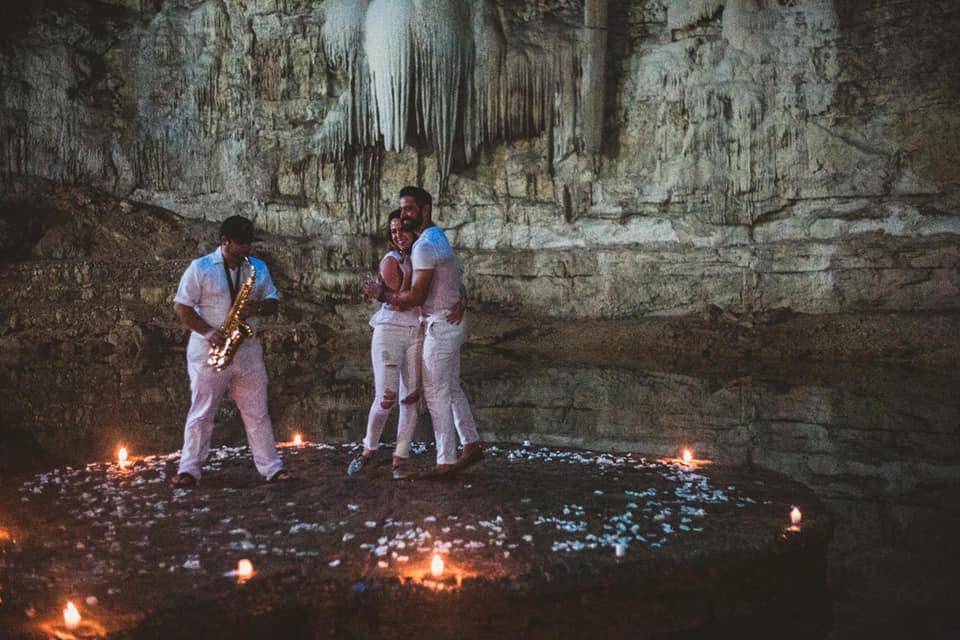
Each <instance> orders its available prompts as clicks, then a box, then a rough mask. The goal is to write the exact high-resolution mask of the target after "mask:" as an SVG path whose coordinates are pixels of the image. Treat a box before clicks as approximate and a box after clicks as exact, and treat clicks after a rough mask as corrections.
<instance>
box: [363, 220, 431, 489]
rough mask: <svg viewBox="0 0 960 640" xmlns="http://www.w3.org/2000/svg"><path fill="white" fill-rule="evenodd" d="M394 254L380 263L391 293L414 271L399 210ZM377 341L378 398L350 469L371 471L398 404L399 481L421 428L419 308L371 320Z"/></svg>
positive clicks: (387, 310) (385, 308)
mask: <svg viewBox="0 0 960 640" xmlns="http://www.w3.org/2000/svg"><path fill="white" fill-rule="evenodd" d="M387 224H388V234H389V244H390V249H391V250H390V252H389V253H387V255H385V256H384V257H383V259H382V260H381V261H380V278H381V279H382V280H383V283H384V286H385V287H386V288H387V289H389V290H390V291H403V290H404V289H409V288H410V282H411V280H412V276H413V267H412V265H411V262H410V248H411V247H412V246H413V243H414V241H415V240H416V235H415V234H414V232H413V230H412V228H411V227H409V226H407V227H405V226H404V224H403V221H402V219H401V217H400V210H399V209H397V210H395V211H393V212H391V213H390V216H389V218H388V223H387ZM370 325H371V326H372V327H373V340H372V341H371V343H370V356H371V359H372V360H373V377H374V384H375V387H376V397H375V398H374V400H373V404H371V405H370V414H369V416H368V417H367V435H366V437H364V439H363V453H362V454H361V455H360V456H358V457H357V458H355V459H354V460H353V461H352V462H351V463H350V466H349V467H348V468H347V473H348V474H349V475H351V476H353V475H357V474H359V473H361V472H362V471H364V470H365V469H367V468H369V465H370V462H371V461H372V460H373V457H374V455H375V454H376V452H377V448H378V447H379V446H380V436H381V434H382V433H383V428H384V425H385V424H386V422H387V417H388V416H389V415H390V411H391V410H392V409H393V407H394V406H395V405H397V404H399V405H400V418H399V421H398V423H397V445H396V448H395V449H394V451H393V477H394V479H397V480H400V479H403V478H406V477H409V475H410V469H409V467H408V466H407V461H408V459H409V457H410V441H411V440H412V439H413V431H414V429H415V428H416V426H417V406H416V403H417V400H418V399H419V396H418V388H419V386H420V360H421V353H422V351H423V335H422V333H421V332H420V307H416V308H413V309H407V310H405V311H401V310H399V309H397V308H395V307H392V306H390V305H388V304H386V303H384V304H383V305H381V307H380V309H379V310H377V312H376V313H374V314H373V317H372V318H370Z"/></svg>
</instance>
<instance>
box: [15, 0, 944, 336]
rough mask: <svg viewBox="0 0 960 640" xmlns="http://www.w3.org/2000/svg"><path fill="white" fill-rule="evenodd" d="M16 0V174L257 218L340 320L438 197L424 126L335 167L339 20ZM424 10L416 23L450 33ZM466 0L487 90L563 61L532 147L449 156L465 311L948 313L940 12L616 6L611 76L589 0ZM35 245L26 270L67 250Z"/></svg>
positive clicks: (273, 6)
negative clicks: (397, 216)
mask: <svg viewBox="0 0 960 640" xmlns="http://www.w3.org/2000/svg"><path fill="white" fill-rule="evenodd" d="M22 4H23V5H24V6H22V7H20V8H16V9H5V10H4V11H5V13H6V14H7V15H5V16H4V17H5V19H4V25H5V26H4V27H3V29H4V34H3V36H4V37H3V42H4V44H3V45H2V48H0V83H2V92H0V174H2V177H3V178H4V180H5V181H7V182H9V181H10V180H13V179H15V178H20V177H24V176H27V177H40V178H45V179H47V180H52V181H55V182H61V183H67V184H79V185H83V186H89V187H94V188H97V189H101V190H104V191H107V192H110V193H111V194H112V195H114V196H117V197H120V198H122V199H127V200H130V201H133V202H138V203H146V204H149V205H154V206H161V207H164V208H166V209H169V210H172V211H173V212H175V213H178V214H180V215H183V216H186V217H187V218H190V219H197V220H219V219H221V218H223V217H225V216H227V215H230V214H234V213H242V214H246V215H249V216H251V217H253V218H255V219H256V222H257V223H258V224H259V225H260V226H261V227H263V228H265V229H266V230H267V231H269V232H271V233H274V234H277V235H278V236H281V237H288V238H290V239H291V240H295V242H296V243H297V247H298V250H297V255H298V258H297V260H298V261H300V262H298V263H297V264H296V265H293V264H292V263H291V264H290V265H289V266H290V268H291V269H295V270H296V272H297V275H296V277H297V278H298V279H299V280H300V281H301V282H302V283H303V285H304V295H306V296H307V297H309V298H311V299H321V298H329V297H330V296H331V292H332V295H333V296H334V297H335V298H337V301H338V304H343V303H350V304H355V303H356V302H358V297H357V290H356V288H355V287H352V286H348V284H347V283H348V282H350V283H352V282H353V279H354V277H355V274H356V271H357V270H359V269H363V268H365V267H369V266H372V265H373V264H375V263H376V260H377V257H378V254H379V253H380V251H381V249H380V247H379V245H376V246H374V245H371V243H370V241H369V238H370V237H373V238H378V236H377V229H378V228H379V227H380V226H381V225H382V223H383V222H384V220H385V218H386V213H387V212H388V211H389V209H390V208H391V206H392V205H393V200H394V194H395V193H396V191H397V189H398V188H399V187H400V186H402V185H404V184H407V183H422V184H424V185H425V186H427V187H428V188H431V189H433V190H435V191H436V190H437V189H438V187H439V185H440V183H441V179H440V176H439V175H438V173H437V171H438V166H443V163H442V162H441V163H439V164H438V162H437V153H438V152H437V151H436V150H435V149H434V146H435V145H432V144H430V143H428V142H425V140H433V138H432V137H431V134H428V133H423V135H420V134H418V133H417V131H418V130H417V129H416V127H413V128H412V129H411V131H408V134H407V137H406V140H405V142H406V146H405V147H404V148H403V149H402V150H401V151H399V152H396V151H389V152H387V151H385V150H384V149H383V146H384V145H383V143H381V144H379V145H376V146H373V145H366V146H357V145H356V144H353V143H350V141H349V140H347V142H344V143H343V148H344V152H343V154H342V157H340V158H338V159H332V158H330V157H328V156H329V154H325V152H324V150H325V149H329V148H330V145H331V144H332V143H331V140H332V138H331V136H335V135H341V134H342V135H347V136H349V135H353V134H350V131H352V129H350V128H349V127H347V128H344V127H340V128H337V126H334V125H336V122H335V121H336V119H337V118H341V117H346V116H349V117H351V118H354V119H356V118H360V117H361V115H362V114H361V111H362V108H361V107H364V105H365V107H364V108H369V107H370V105H369V104H367V103H365V102H364V100H365V99H366V98H369V96H368V95H367V94H365V93H364V91H365V89H363V87H359V85H357V83H358V82H359V80H358V79H357V78H359V77H360V76H359V75H358V74H360V70H359V69H358V68H353V67H350V65H349V64H348V60H349V59H353V58H350V55H352V54H350V52H351V51H353V49H351V47H361V46H363V43H362V42H361V40H358V39H357V38H355V37H354V38H353V39H352V40H351V39H350V37H347V36H349V35H350V33H352V32H349V30H348V29H347V28H346V27H344V26H343V25H344V24H347V23H348V21H349V19H350V18H351V15H352V14H350V12H349V9H350V6H353V5H350V6H348V5H344V4H343V3H342V2H334V1H332V0H328V2H325V3H319V2H304V1H297V0H285V1H283V2H274V1H270V2H267V1H265V0H254V1H251V2H245V3H234V2H227V3H221V2H214V1H212V0H173V1H168V2H149V3H148V2H140V1H137V2H133V1H132V0H113V1H111V2H98V3H94V2H89V3H87V2H80V3H66V4H61V3H53V2H50V3H22ZM360 4H365V3H360ZM414 4H415V5H416V6H417V7H420V8H421V9H422V11H423V13H421V14H418V16H419V17H418V18H417V20H420V22H418V23H417V24H418V25H419V26H417V27H416V28H417V29H420V30H421V31H423V30H424V29H426V28H427V27H429V26H430V24H429V21H430V20H436V21H437V27H438V29H439V28H441V27H442V28H445V29H448V31H449V33H454V34H455V33H457V29H466V25H467V23H465V22H462V21H463V19H464V16H463V15H461V14H460V13H457V12H456V11H453V10H450V11H446V10H444V11H439V10H438V11H435V12H433V13H430V12H429V11H428V9H429V7H430V6H432V5H431V4H430V3H420V4H417V3H414ZM477 4H478V6H482V7H485V12H479V10H478V11H477V12H476V15H474V16H473V19H474V20H475V21H476V22H474V25H473V27H471V28H472V29H474V32H473V33H474V35H472V36H471V37H472V38H474V42H475V47H476V48H477V49H476V50H477V51H480V50H481V47H482V52H485V53H486V54H487V55H486V57H485V56H483V55H481V56H479V57H477V59H476V60H475V61H474V63H473V64H475V65H476V66H475V73H478V74H484V73H487V74H489V73H491V69H490V64H489V60H490V59H499V58H496V56H503V60H504V63H503V65H504V68H505V69H506V68H507V67H509V70H508V71H507V72H504V73H505V75H504V77H505V78H506V79H507V80H512V79H515V78H513V77H512V76H511V75H510V74H512V73H517V74H520V72H521V71H523V70H524V69H526V70H529V69H531V68H533V67H534V66H536V65H537V64H540V62H542V63H543V64H544V65H548V66H549V65H552V66H550V69H553V70H554V71H551V73H554V72H555V73H556V74H558V75H556V78H557V79H558V80H557V82H556V83H555V84H554V85H551V86H555V87H556V91H557V93H556V99H557V100H560V102H559V103H557V104H554V105H553V106H551V107H550V109H551V111H550V113H552V114H553V115H552V116H551V118H553V119H552V120H549V122H548V121H547V120H544V121H542V122H540V123H539V127H537V126H531V127H530V128H529V131H528V132H527V133H526V134H523V133H522V131H523V129H522V127H519V125H518V127H517V128H515V129H514V130H513V132H512V133H511V134H510V135H506V134H504V136H502V139H498V138H497V137H496V136H495V135H489V136H487V137H486V138H482V139H471V141H470V144H472V145H473V148H474V149H475V153H473V156H475V157H471V159H470V161H469V162H468V161H467V159H466V157H465V156H464V155H463V153H459V152H458V153H455V154H454V155H453V156H452V160H451V167H452V173H451V175H450V176H449V178H446V177H444V178H443V182H445V186H446V189H445V191H444V194H443V197H442V199H441V200H440V201H439V203H438V205H437V207H436V217H437V219H438V220H439V222H440V224H441V226H443V227H444V228H446V229H447V230H448V233H449V234H450V236H451V239H452V241H453V242H454V244H455V245H456V247H457V248H458V249H459V251H460V252H461V255H462V258H463V262H464V266H465V270H466V274H467V279H468V283H469V285H470V287H471V289H472V290H473V292H474V300H476V301H477V302H479V303H480V304H482V305H486V306H487V308H489V309H492V310H495V311H496V310H510V311H511V312H516V313H520V314H537V315H543V314H546V315H550V316H555V317H560V318H573V317H576V318H622V317H634V316H650V315H687V314H691V313H700V312H703V311H704V310H706V309H708V308H710V307H711V305H713V306H717V307H720V308H723V309H730V310H732V311H734V312H736V313H743V312H751V313H752V312H769V311H771V310H776V309H790V310H793V311H796V312H801V313H828V314H836V313H845V312H860V311H865V310H868V311H869V310H883V311H915V310H934V311H954V310H956V308H957V305H958V304H960V303H958V302H957V301H958V299H960V298H958V296H957V292H958V287H960V274H958V266H957V265H958V260H957V257H958V256H957V251H958V249H957V246H958V245H957V237H958V234H960V162H958V160H960V109H958V107H957V104H958V103H960V102H958V98H960V87H958V85H957V81H956V78H957V77H960V52H958V50H957V48H956V47H955V43H956V42H957V40H958V39H960V8H958V7H957V6H956V5H955V3H944V2H937V1H934V0H922V1H917V2H911V3H901V2H894V1H893V0H870V1H866V0H864V1H858V2H831V1H828V0H821V1H817V2H792V1H787V0H778V1H772V0H770V1H755V0H711V1H709V2H663V1H656V0H631V1H630V2H613V3H609V6H608V7H606V8H605V11H606V12H607V13H608V15H607V31H606V38H605V47H606V49H605V51H604V54H605V55H603V56H598V55H591V54H590V49H589V48H588V47H587V46H586V45H583V44H580V45H579V48H578V47H577V46H574V45H575V44H576V43H577V42H581V43H583V42H589V43H591V44H590V45H589V46H593V47H596V46H597V43H598V42H601V43H602V42H604V38H599V39H598V38H597V37H596V33H595V27H589V24H591V23H590V21H591V20H594V21H595V20H596V16H597V15H601V14H602V12H601V13H600V14H597V13H596V9H597V7H598V6H599V5H600V4H603V3H588V4H589V5H590V6H589V7H586V9H585V7H584V5H583V4H581V3H578V2H557V3H549V4H546V3H533V2H528V3H508V2H502V1H501V2H488V3H486V4H483V3H477ZM421 5H422V7H421ZM357 6H359V4H358V5H357ZM411 6H413V5H411ZM451 6H452V5H451ZM345 7H346V9H345ZM338 11H339V13H338ZM585 13H587V14H589V15H588V16H587V18H585V17H584V14H585ZM448 14H449V15H448ZM424 16H426V17H424ZM424 20H426V21H427V22H426V23H424ZM444 20H447V21H448V22H443V21H444ZM450 20H453V21H456V20H460V22H456V23H455V24H452V23H449V21H450ZM585 20H586V22H585ZM336 21H340V22H336ZM441 22H443V24H440V23H441ZM421 23H424V24H421ZM451 24H452V26H451ZM585 24H588V27H589V28H585V27H584V25H585ZM331 25H335V26H337V30H334V29H333V28H332V27H331ZM491 25H492V26H491ZM497 29H499V31H498V30H497ZM590 29H594V31H593V32H591V31H590ZM438 33H440V31H438ZM443 33H447V32H443ZM584 33H587V35H584ZM334 34H339V35H340V36H343V39H341V40H338V41H336V42H334V41H333V35H334ZM344 34H346V35H344ZM490 34H498V35H497V36H496V37H493V36H491V35H490ZM548 36H549V37H548ZM438 38H439V36H438ZM554 41H556V42H564V43H574V45H571V46H572V47H573V48H568V49H564V48H562V47H560V45H553V44H550V43H551V42H554ZM366 46H367V48H369V47H371V46H375V43H367V45H366ZM564 46H566V45H564ZM565 52H566V53H565ZM567 54H569V55H571V56H574V57H579V58H578V59H580V58H582V60H580V63H581V64H582V65H583V68H588V69H591V70H596V69H598V68H600V69H603V70H604V71H603V74H604V83H601V84H602V85H603V86H602V87H600V89H602V92H603V96H604V99H603V105H604V108H603V113H602V114H597V113H588V112H585V111H584V108H582V107H581V106H580V104H581V103H580V102H579V101H578V100H579V98H577V97H576V94H575V92H574V93H571V92H570V91H569V90H568V89H567V88H565V87H566V84H565V83H566V82H567V80H566V79H565V78H567V76H564V75H563V73H562V70H563V69H566V68H568V67H566V66H564V65H565V64H567V63H569V65H574V63H576V62H577V60H574V59H572V58H571V59H570V60H566V59H565V58H563V56H564V55H567ZM465 55H466V54H465ZM490 56H494V58H491V57H490ZM538 56H539V57H538ZM358 60H359V58H358ZM538 61H540V62H538ZM357 64H360V63H359V62H358V63H357ZM364 64H365V63H364ZM511 65H512V66H511ZM524 65H527V66H524ZM530 65H533V66H530ZM574 66H575V65H574ZM570 68H573V67H572V66H571V67H570ZM578 68H579V67H578ZM592 72H593V73H599V71H592ZM543 73H546V72H543ZM521 75H522V74H521ZM544 77H546V76H544ZM415 81H416V79H415V78H414V80H413V82H414V83H415ZM596 84H597V83H596V82H594V83H593V85H596ZM521 85H522V83H521V84H518V85H517V86H518V87H519V86H521ZM438 86H439V85H438ZM477 86H481V85H479V84H478V85H477ZM522 86H526V85H522ZM358 87H359V88H358ZM511 91H513V90H512V89H509V88H508V89H507V90H506V93H505V94H504V95H506V96H507V97H508V98H511V99H513V98H516V100H517V101H520V100H522V99H525V98H524V97H523V95H520V94H515V93H511ZM517 91H519V89H517ZM364 96H366V98H364ZM467 98H469V99H465V103H468V104H469V105H472V107H471V108H479V107H478V105H481V104H483V105H485V104H488V102H485V100H488V99H489V96H481V95H473V96H467ZM351 100H352V102H350V101H351ZM470 100H472V102H470ZM347 102H350V105H352V106H350V109H352V111H351V110H350V109H347V107H346V106H345V105H346V104H347ZM412 104H414V103H412ZM583 104H591V103H590V102H589V101H588V100H584V101H583ZM348 106H349V105H348ZM414 106H416V104H414ZM420 106H421V107H422V106H423V105H422V104H421V105H420ZM411 108H414V107H411ZM345 109H346V110H345ZM351 114H352V115H351ZM358 114H359V115H358ZM562 114H567V115H568V116H569V117H570V118H572V119H573V120H577V118H580V119H581V120H582V122H580V121H577V122H573V121H571V122H565V121H563V119H562V117H560V116H562ZM598 115H599V116H601V117H599V119H598ZM575 116H576V117H575ZM460 117H461V118H464V119H467V118H468V117H479V116H477V114H475V113H473V112H472V111H470V110H469V109H466V110H465V111H463V113H462V114H461V116H460ZM529 117H530V118H532V119H534V120H535V119H536V118H537V117H539V116H536V114H534V113H533V112H531V113H530V114H529ZM543 117H544V118H545V117H546V116H543ZM558 118H559V119H558ZM541 119H542V118H541ZM351 122H353V121H351ZM531 122H533V120H531ZM598 123H602V125H601V126H602V133H603V135H602V137H601V138H600V143H599V148H598V150H597V151H596V152H593V151H592V149H593V148H595V147H596V146H597V143H596V142H595V141H594V142H589V141H588V142H586V143H585V142H584V140H587V137H588V134H589V135H590V136H593V137H591V138H590V140H595V138H596V136H595V131H594V132H593V133H591V131H593V130H594V129H596V127H597V126H598ZM344 126H345V127H346V125H344ZM357 126H360V125H357ZM355 128H356V127H354V129H355ZM591 128H593V129H591ZM456 131H457V136H459V137H458V140H459V139H460V138H462V137H463V136H465V135H467V136H472V135H474V133H473V132H471V131H470V129H469V128H468V127H466V126H465V125H463V124H462V123H461V125H460V126H459V128H458V129H457V130H456ZM338 132H339V133H338ZM345 132H346V133H345ZM357 135H359V134H357ZM438 135H439V134H438ZM444 135H446V134H444ZM356 140H357V141H360V142H363V140H364V139H363V138H361V137H358V138H356ZM367 142H369V140H367ZM450 144H453V147H454V148H459V147H458V146H457V145H456V144H454V143H453V142H451V143H450ZM387 146H391V145H390V144H389V143H388V145H387ZM468 146H469V145H468ZM588 149H589V150H588ZM24 215H29V213H24ZM17 228H18V229H21V230H22V229H23V227H20V226H18V227H17ZM44 242H45V243H46V244H44V245H43V246H40V247H35V248H34V251H35V252H40V254H42V255H43V256H47V257H51V258H68V257H70V251H71V249H70V248H69V247H67V246H66V245H65V244H63V243H59V242H58V241H57V240H56V239H54V238H49V239H45V240H44ZM34 257H37V256H34ZM186 257H188V256H184V258H186ZM353 308H356V307H353ZM343 309H344V311H345V312H346V313H347V314H348V315H349V314H350V313H352V312H351V311H350V310H349V309H350V307H349V305H348V306H347V307H344V308H343Z"/></svg>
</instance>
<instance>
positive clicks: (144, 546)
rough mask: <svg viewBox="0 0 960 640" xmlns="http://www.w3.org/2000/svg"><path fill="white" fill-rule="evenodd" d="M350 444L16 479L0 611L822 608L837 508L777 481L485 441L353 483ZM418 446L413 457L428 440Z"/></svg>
mask: <svg viewBox="0 0 960 640" xmlns="http://www.w3.org/2000/svg"><path fill="white" fill-rule="evenodd" d="M356 452H357V448H356V446H355V445H336V446H334V445H329V444H319V443H309V442H308V443H305V444H303V445H300V446H294V445H292V444H291V445H288V446H285V447H284V449H283V456H284V459H285V461H286V465H287V467H288V468H289V469H291V470H292V471H293V472H295V473H296V474H297V476H298V479H297V480H296V481H294V482H291V483H286V484H277V485H272V484H267V483H264V482H262V481H261V480H260V479H259V477H258V476H257V475H256V473H255V471H254V470H253V468H252V465H251V462H250V460H249V453H248V451H247V450H246V449H245V448H243V447H221V448H219V449H216V450H214V452H213V454H212V456H211V460H210V462H209V463H208V465H207V466H206V468H205V474H206V475H205V476H204V478H203V480H202V482H201V484H200V486H199V487H198V488H196V489H193V490H173V489H171V488H169V487H168V486H167V484H166V479H167V477H168V476H170V475H171V474H173V473H174V472H175V467H174V464H175V462H176V459H177V454H172V455H169V456H145V457H139V456H134V457H133V462H132V464H131V465H130V466H129V467H127V468H123V469H121V468H119V467H118V466H117V464H116V463H103V462H94V463H90V464H88V465H86V466H85V467H80V468H70V467H66V468H58V469H52V470H50V471H48V472H45V473H40V474H37V475H34V476H32V477H29V478H26V479H24V480H23V481H22V482H18V483H16V485H11V486H10V487H9V488H8V490H5V491H4V492H3V498H2V505H3V506H2V512H3V513H4V519H3V522H2V523H0V525H2V526H3V533H4V537H3V539H0V544H2V547H0V548H2V562H3V568H4V573H3V575H4V578H3V581H2V583H0V597H2V599H3V600H2V604H0V627H2V628H3V629H4V630H5V632H6V633H7V634H8V635H9V636H12V637H41V636H42V635H43V634H44V633H50V632H51V630H53V631H56V630H57V625H60V626H61V627H62V624H63V623H62V619H61V613H60V612H61V610H62V609H63V607H64V606H65V605H66V602H67V601H68V600H70V601H72V602H74V603H75V604H76V605H77V607H78V609H79V610H80V612H81V615H82V616H83V617H84V620H85V621H86V622H84V625H89V626H83V627H82V629H83V630H84V631H85V632H87V633H92V634H97V633H99V634H109V635H110V636H111V637H113V636H116V637H128V636H129V637H134V636H135V637H164V638H170V637H223V636H224V635H230V636H231V637H258V636H259V635H260V634H261V633H263V632H264V631H265V630H266V629H271V631H273V632H274V633H282V634H283V635H284V637H357V638H359V637H409V636H410V634H412V633H416V632H419V633H426V634H427V635H428V636H429V637H454V636H456V637H478V638H479V637H490V634H491V633H497V634H500V635H506V636H521V635H522V636H525V637H561V636H562V637H583V636H584V635H585V634H587V633H589V634H590V635H593V636H595V637H596V636H601V635H606V636H607V637H635V635H636V634H637V633H642V632H645V633H649V634H655V635H658V634H666V633H673V632H687V631H691V630H697V631H698V632H700V633H702V634H706V635H707V636H709V635H710V634H711V633H712V632H719V630H722V629H730V628H731V625H738V626H741V625H742V628H743V629H755V630H757V631H760V630H764V629H765V630H766V631H772V630H773V627H767V626H766V625H768V624H776V625H777V627H780V625H781V624H782V623H781V622H779V621H777V622H774V621H775V618H776V616H777V615H783V614H784V612H788V611H789V612H793V613H794V614H796V613H797V612H802V614H803V616H802V617H800V618H797V619H804V620H806V622H808V623H809V625H806V622H805V623H804V624H805V625H806V626H804V628H805V629H806V630H807V631H810V629H814V628H818V625H822V624H823V623H824V620H825V618H824V614H825V611H826V609H825V607H824V606H823V605H824V600H823V598H824V588H823V587H824V576H825V573H824V570H825V554H826V545H827V542H828V541H829V539H830V535H831V531H832V522H831V520H830V518H829V517H828V516H827V515H826V514H825V511H824V509H823V508H822V506H821V504H820V503H819V502H818V501H817V499H816V498H815V497H814V496H813V495H812V494H811V493H810V492H809V490H807V489H805V488H803V487H802V486H801V485H799V484H797V483H793V482H790V481H787V480H785V479H784V478H782V477H779V476H776V475H773V474H769V473H762V472H745V471H743V470H734V469H730V468H724V467H721V466H716V465H713V464H706V463H701V462H699V461H695V462H694V464H692V465H684V464H682V463H680V462H679V461H676V460H654V459H647V458H644V457H642V456H639V455H636V454H622V455H621V454H616V453H598V452H592V451H585V450H574V449H552V448H547V447H537V446H532V445H531V446H527V445H494V446H491V447H490V448H489V449H488V456H487V459H486V460H485V461H484V462H483V463H482V464H481V465H479V466H477V467H475V468H473V469H472V470H469V471H468V472H466V473H464V474H463V475H461V476H459V477H457V478H455V479H452V480H447V481H443V482H440V481H433V482H431V481H423V480H420V481H401V482H397V481H393V480H391V479H389V465H388V464H387V460H388V459H389V455H388V453H385V452H384V453H383V461H384V464H382V465H380V466H377V467H374V468H373V469H371V470H370V472H369V473H368V474H367V476H366V477H362V478H348V477H347V476H346V474H345V473H344V470H345V468H346V464H347V462H348V461H349V460H350V459H351V457H352V456H353V455H355V454H356ZM416 453H417V454H418V455H417V461H418V462H419V463H420V464H421V465H429V463H430V460H431V459H432V456H433V452H432V450H429V449H428V447H427V446H426V445H418V446H417V447H416ZM794 505H797V506H799V507H800V508H801V509H802V510H803V522H802V524H801V525H800V526H799V527H796V528H795V529H794V530H791V529H789V528H788V527H789V524H790V523H789V516H788V514H789V512H790V509H791V508H792V506H794ZM434 555H439V556H440V557H441V558H442V559H443V560H444V561H445V569H444V571H443V573H442V574H441V575H440V577H439V578H436V577H434V576H433V574H432V573H431V569H430V563H431V561H432V558H433V557H434ZM241 559H249V560H251V561H252V563H253V567H254V573H253V575H252V577H251V578H249V579H244V578H243V577H242V576H238V575H237V573H236V567H237V563H238V561H239V560H241ZM781 620H782V618H781ZM801 626H803V625H801ZM798 629H799V627H798ZM777 631H778V632H780V631H783V629H782V628H778V629H777ZM698 637H700V636H698ZM798 637H799V636H798Z"/></svg>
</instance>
